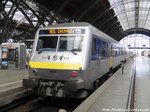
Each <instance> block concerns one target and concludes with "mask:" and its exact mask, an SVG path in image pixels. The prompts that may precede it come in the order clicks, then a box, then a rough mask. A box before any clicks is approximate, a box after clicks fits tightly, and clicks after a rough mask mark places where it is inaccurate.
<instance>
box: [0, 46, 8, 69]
mask: <svg viewBox="0 0 150 112" xmlns="http://www.w3.org/2000/svg"><path fill="white" fill-rule="evenodd" d="M1 55H2V58H1V68H2V69H6V68H8V61H9V60H8V55H9V52H8V48H7V47H2V49H1Z"/></svg>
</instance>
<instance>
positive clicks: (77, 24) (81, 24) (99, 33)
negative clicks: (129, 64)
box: [40, 22, 121, 46]
mask: <svg viewBox="0 0 150 112" xmlns="http://www.w3.org/2000/svg"><path fill="white" fill-rule="evenodd" d="M73 26H74V27H91V29H92V32H93V33H94V34H95V35H97V36H99V35H101V38H103V39H104V40H106V41H109V42H112V43H114V44H118V43H119V42H118V41H116V40H115V39H113V38H111V37H110V36H108V35H107V34H105V33H103V32H102V31H100V30H98V29H97V28H95V27H94V26H93V25H91V24H89V23H87V22H71V23H62V24H55V25H50V26H47V27H44V28H53V27H73ZM40 29H43V28H40ZM120 46H121V44H120Z"/></svg>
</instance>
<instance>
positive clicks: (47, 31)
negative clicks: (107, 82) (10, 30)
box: [23, 22, 126, 98]
mask: <svg viewBox="0 0 150 112" xmlns="http://www.w3.org/2000/svg"><path fill="white" fill-rule="evenodd" d="M125 60H126V51H125V48H124V47H123V46H122V45H121V44H119V43H118V42H117V41H116V40H114V39H112V38H111V37H109V36H108V35H106V34H105V33H103V32H101V31H99V30H98V29H96V28H95V27H94V26H92V25H91V24H89V23H86V22H75V23H63V24H57V25H52V26H49V27H44V28H39V29H38V31H37V32H36V34H35V40H34V44H33V48H32V53H31V57H30V61H29V78H27V79H23V86H24V87H27V88H33V90H34V91H35V93H37V94H38V95H43V96H54V97H68V98H83V97H87V96H88V95H89V92H90V91H92V90H94V88H96V83H97V82H100V80H99V79H100V78H101V77H102V76H103V75H104V74H106V73H108V72H109V71H110V70H112V69H114V68H115V67H117V66H118V65H120V64H121V62H122V61H125Z"/></svg>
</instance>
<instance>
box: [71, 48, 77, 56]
mask: <svg viewBox="0 0 150 112" xmlns="http://www.w3.org/2000/svg"><path fill="white" fill-rule="evenodd" d="M70 51H71V52H72V53H73V54H74V55H77V53H76V52H75V51H79V49H71V50H70Z"/></svg>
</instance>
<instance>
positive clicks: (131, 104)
mask: <svg viewBox="0 0 150 112" xmlns="http://www.w3.org/2000/svg"><path fill="white" fill-rule="evenodd" d="M135 78H136V64H135V63H134V65H133V67H132V77H131V82H130V88H129V93H128V100H127V106H126V112H131V111H132V112H134V98H135Z"/></svg>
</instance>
